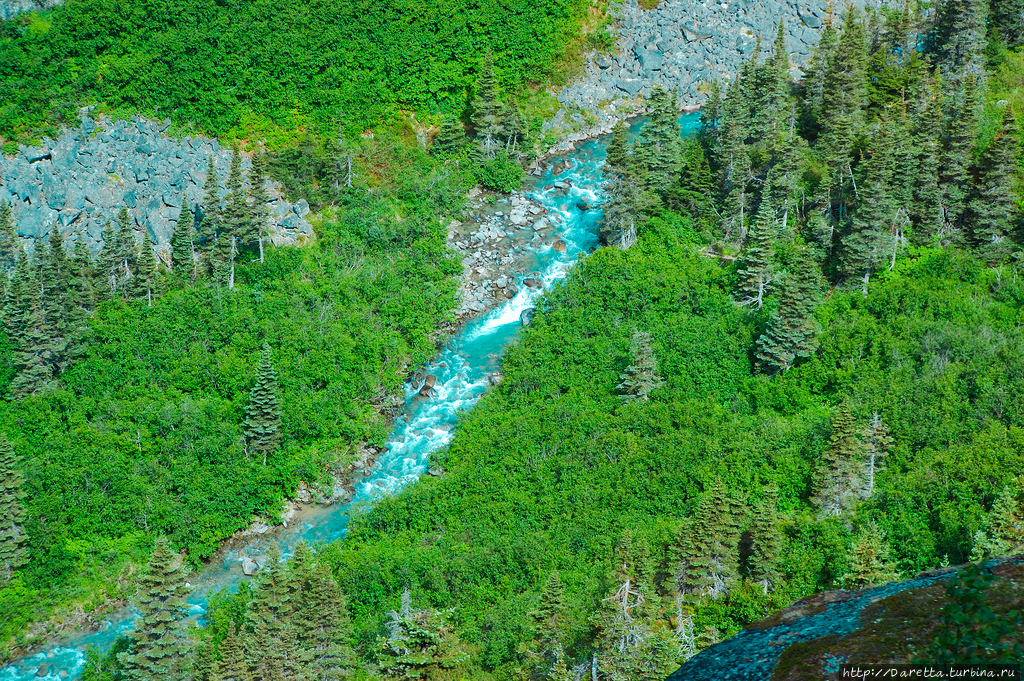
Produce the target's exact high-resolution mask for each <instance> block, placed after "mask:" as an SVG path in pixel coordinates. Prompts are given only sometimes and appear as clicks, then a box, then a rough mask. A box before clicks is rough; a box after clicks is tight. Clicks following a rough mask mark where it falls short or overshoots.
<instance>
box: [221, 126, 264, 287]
mask: <svg viewBox="0 0 1024 681" xmlns="http://www.w3.org/2000/svg"><path fill="white" fill-rule="evenodd" d="M250 218H251V211H250V209H249V205H248V202H247V201H246V196H245V188H244V187H243V186H242V158H241V154H240V152H239V150H238V144H237V143H236V144H234V145H233V147H232V149H231V166H230V170H229V171H228V179H227V195H226V196H225V197H224V210H223V212H222V213H221V221H220V228H221V229H220V232H219V233H218V234H217V242H216V245H215V248H214V253H213V260H214V267H215V278H216V279H217V282H218V283H219V284H221V285H222V286H227V287H228V288H229V289H233V288H234V287H235V260H236V259H237V257H238V253H239V248H240V246H242V245H244V244H245V243H247V242H248V241H249V239H248V237H249V236H250V233H251V231H252V230H251V222H250ZM252 241H255V239H252Z"/></svg>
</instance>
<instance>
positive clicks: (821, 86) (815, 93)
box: [803, 19, 839, 127]
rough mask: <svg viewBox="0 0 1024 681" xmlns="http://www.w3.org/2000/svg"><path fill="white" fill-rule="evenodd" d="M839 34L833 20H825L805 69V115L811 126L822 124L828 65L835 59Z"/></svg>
mask: <svg viewBox="0 0 1024 681" xmlns="http://www.w3.org/2000/svg"><path fill="white" fill-rule="evenodd" d="M838 39H839V36H838V33H837V32H836V29H835V26H833V25H832V20H831V19H827V20H826V21H825V27H824V28H823V29H822V30H821V36H820V37H819V38H818V44H817V45H815V46H814V49H813V50H812V53H811V59H810V62H809V63H808V64H807V68H806V70H805V71H804V74H805V75H804V86H805V88H806V94H805V95H804V98H803V103H804V117H805V119H807V120H808V122H809V123H810V125H811V126H813V127H817V126H819V125H820V124H821V119H822V112H823V110H824V108H825V81H826V79H827V78H828V65H829V64H830V63H831V62H832V60H833V53H834V51H835V49H836V44H837V42H838Z"/></svg>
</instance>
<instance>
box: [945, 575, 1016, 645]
mask: <svg viewBox="0 0 1024 681" xmlns="http://www.w3.org/2000/svg"><path fill="white" fill-rule="evenodd" d="M993 580H994V576H993V575H992V573H991V572H990V571H988V570H987V569H986V568H985V567H984V566H983V565H982V564H980V563H974V564H972V565H970V566H968V567H967V568H965V569H964V570H961V571H960V572H958V573H957V574H956V576H955V577H953V579H951V580H950V581H949V584H948V586H947V587H946V593H947V596H948V598H949V602H948V603H947V604H946V605H945V606H944V607H943V608H942V629H941V631H940V633H939V635H938V637H937V638H936V639H935V642H934V643H933V644H932V647H931V648H930V649H929V650H928V659H927V662H929V663H938V664H942V665H950V664H986V663H988V664H995V663H1002V664H1017V663H1019V661H1020V659H1021V655H1022V654H1024V647H1022V646H1021V643H1020V635H1019V632H1020V628H1021V626H1022V625H1024V614H1022V613H1021V612H1020V611H1019V610H1011V611H1010V612H1006V613H1000V614H999V615H996V613H994V612H993V611H992V608H991V607H990V606H989V604H988V603H987V602H986V601H987V599H986V596H988V591H989V588H990V587H991V585H992V581H993Z"/></svg>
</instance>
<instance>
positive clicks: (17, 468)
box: [0, 433, 28, 584]
mask: <svg viewBox="0 0 1024 681" xmlns="http://www.w3.org/2000/svg"><path fill="white" fill-rule="evenodd" d="M24 482H25V475H24V472H23V471H22V461H21V457H19V456H18V455H17V453H16V452H15V451H14V446H13V445H12V444H11V443H10V441H9V440H8V439H7V436H6V435H5V434H3V433H0V584H3V583H4V582H6V581H8V580H9V579H10V578H11V575H12V573H13V572H14V571H15V570H17V569H18V568H19V567H21V566H22V565H24V564H25V561H26V559H27V556H26V551H25V549H26V545H27V542H28V536H27V535H26V534H25V530H24V523H25V509H24V507H23V506H22V503H21V501H22V499H24V498H25V490H24V487H23V485H24Z"/></svg>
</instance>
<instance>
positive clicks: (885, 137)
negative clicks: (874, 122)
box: [841, 126, 896, 296]
mask: <svg viewBox="0 0 1024 681" xmlns="http://www.w3.org/2000/svg"><path fill="white" fill-rule="evenodd" d="M864 179H865V182H864V187H863V188H862V192H863V199H862V200H861V202H860V205H859V206H858V208H857V212H856V214H855V215H854V216H853V222H852V224H851V226H850V231H849V232H848V233H847V234H846V235H844V236H843V242H842V244H843V250H842V257H841V260H842V263H841V264H842V271H843V274H844V275H845V276H846V277H847V278H848V280H851V281H858V282H859V283H860V286H861V291H862V292H863V294H864V295H865V296H866V295H867V294H868V282H869V281H870V279H871V275H872V274H873V273H874V272H875V270H877V269H878V268H879V267H881V266H882V265H883V264H884V263H885V261H886V255H887V251H886V248H885V246H886V236H887V235H888V234H889V231H890V229H891V228H892V225H893V222H894V221H895V220H896V209H895V205H894V200H893V196H892V140H891V138H890V135H889V131H888V130H887V129H886V127H885V126H882V127H880V128H879V131H878V132H877V133H876V134H875V135H874V138H873V147H872V149H871V158H870V159H869V160H868V162H867V170H866V172H865V178H864Z"/></svg>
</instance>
